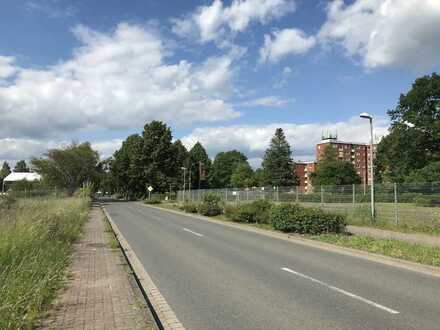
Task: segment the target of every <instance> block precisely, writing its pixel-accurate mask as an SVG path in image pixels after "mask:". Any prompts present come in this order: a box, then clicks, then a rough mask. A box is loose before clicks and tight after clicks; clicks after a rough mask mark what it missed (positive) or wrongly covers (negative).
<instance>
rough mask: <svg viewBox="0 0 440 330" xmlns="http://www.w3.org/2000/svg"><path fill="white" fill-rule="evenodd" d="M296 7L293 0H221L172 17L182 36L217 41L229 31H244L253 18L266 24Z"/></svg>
mask: <svg viewBox="0 0 440 330" xmlns="http://www.w3.org/2000/svg"><path fill="white" fill-rule="evenodd" d="M294 10H295V2H294V1H293V0H233V1H232V3H231V4H230V6H224V5H223V2H222V1H221V0H214V1H213V2H212V4H211V5H208V6H200V7H199V8H197V10H196V12H195V13H193V14H190V15H188V16H186V17H184V18H180V19H173V20H172V22H173V32H174V33H176V34H177V35H180V36H192V35H194V34H195V35H197V36H198V37H199V38H200V41H201V42H207V41H215V40H218V39H219V38H220V37H222V36H223V35H224V34H225V33H226V32H232V33H237V32H243V31H244V30H246V28H247V27H248V26H249V24H250V23H251V22H253V21H258V22H260V23H261V24H265V23H267V22H268V21H270V20H272V19H276V18H279V17H282V16H284V15H286V14H288V13H290V12H293V11H294Z"/></svg>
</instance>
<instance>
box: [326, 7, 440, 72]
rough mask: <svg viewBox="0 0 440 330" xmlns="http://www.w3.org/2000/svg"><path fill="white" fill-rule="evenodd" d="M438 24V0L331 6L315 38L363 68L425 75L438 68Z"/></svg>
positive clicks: (439, 20) (439, 51)
mask: <svg viewBox="0 0 440 330" xmlns="http://www.w3.org/2000/svg"><path fill="white" fill-rule="evenodd" d="M439 22H440V1H438V0H404V1H403V0H356V1H354V2H353V3H351V4H349V5H347V4H345V2H344V1H343V0H334V1H332V2H331V3H329V5H328V7H327V21H326V23H325V24H324V25H323V26H322V28H321V30H320V32H319V34H318V37H319V40H320V41H321V43H322V44H324V45H328V44H332V43H337V44H340V45H342V47H343V48H344V49H345V51H346V53H347V54H348V55H349V56H360V58H361V59H362V64H363V66H364V67H365V68H369V69H371V68H377V67H386V66H409V67H412V68H416V69H429V68H431V67H433V66H434V65H438V64H440V43H439V42H438V38H439V35H440V24H439Z"/></svg>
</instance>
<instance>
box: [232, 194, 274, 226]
mask: <svg viewBox="0 0 440 330" xmlns="http://www.w3.org/2000/svg"><path fill="white" fill-rule="evenodd" d="M271 208H272V203H271V202H269V201H267V200H263V199H260V200H256V201H254V202H252V203H248V204H242V205H240V206H236V207H227V208H225V215H226V217H227V218H229V219H231V220H232V221H235V222H244V223H270V221H269V216H270V214H269V212H270V209H271Z"/></svg>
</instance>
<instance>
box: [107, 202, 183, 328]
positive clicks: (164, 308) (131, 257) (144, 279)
mask: <svg viewBox="0 0 440 330" xmlns="http://www.w3.org/2000/svg"><path fill="white" fill-rule="evenodd" d="M101 208H102V210H103V211H104V214H105V216H106V217H107V219H108V221H109V223H110V226H111V227H112V229H113V231H114V233H115V236H116V239H117V240H118V241H119V244H120V245H121V248H122V251H123V253H124V255H125V256H126V258H127V260H128V262H129V265H130V267H131V268H132V269H133V272H134V274H135V276H136V278H137V280H138V282H139V284H140V286H141V289H142V291H143V292H144V294H145V296H146V298H147V303H148V305H149V306H150V308H151V309H152V313H153V316H154V317H155V319H156V321H157V323H158V325H159V328H160V329H164V330H185V327H184V326H183V324H182V323H181V322H180V321H179V319H178V318H177V316H176V314H175V313H174V311H173V310H172V309H171V307H170V306H169V305H168V303H167V301H166V300H165V298H164V297H163V296H162V294H161V293H160V291H159V289H158V288H157V287H156V285H155V284H154V282H153V280H152V279H151V277H150V275H148V273H147V271H146V270H145V268H144V267H143V265H142V263H141V262H140V260H139V258H138V257H137V255H136V253H135V252H134V251H133V249H132V248H131V246H130V244H129V243H128V241H127V240H126V239H125V237H124V235H123V234H122V233H121V231H120V230H119V228H118V226H117V225H116V223H115V222H114V221H113V220H112V218H111V216H110V215H109V214H108V212H107V210H106V209H105V207H103V206H101Z"/></svg>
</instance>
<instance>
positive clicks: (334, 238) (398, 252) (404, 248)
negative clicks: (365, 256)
mask: <svg viewBox="0 0 440 330" xmlns="http://www.w3.org/2000/svg"><path fill="white" fill-rule="evenodd" d="M307 238H310V239H313V240H316V241H321V242H326V243H330V244H335V245H339V246H343V247H348V248H352V249H357V250H362V251H367V252H372V253H377V254H382V255H385V256H389V257H393V258H398V259H403V260H408V261H413V262H417V263H420V264H425V265H430V266H437V267H439V266H440V248H438V247H431V246H427V245H421V244H412V243H409V242H405V241H399V240H394V239H379V238H373V237H369V236H355V235H342V234H339V235H338V234H325V235H316V236H308V237H307Z"/></svg>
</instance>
